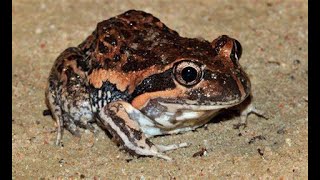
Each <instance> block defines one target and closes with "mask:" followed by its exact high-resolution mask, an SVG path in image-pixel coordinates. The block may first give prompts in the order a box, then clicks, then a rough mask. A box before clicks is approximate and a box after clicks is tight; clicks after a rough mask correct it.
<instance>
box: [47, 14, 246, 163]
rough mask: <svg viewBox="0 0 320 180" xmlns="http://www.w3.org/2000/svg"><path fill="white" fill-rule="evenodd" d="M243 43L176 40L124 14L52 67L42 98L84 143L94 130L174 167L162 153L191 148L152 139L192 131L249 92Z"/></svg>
mask: <svg viewBox="0 0 320 180" xmlns="http://www.w3.org/2000/svg"><path fill="white" fill-rule="evenodd" d="M241 55H242V46H241V44H240V42H239V41H238V40H236V39H234V38H231V37H229V36H228V35H221V36H219V37H217V38H216V39H214V40H213V41H211V42H209V41H207V40H204V39H199V38H187V37H182V36H180V35H179V34H178V33H177V32H176V31H175V30H172V29H170V28H168V27H167V26H166V25H165V24H164V23H163V22H161V21H160V20H159V19H158V18H157V17H155V16H153V15H152V14H150V13H147V12H144V11H140V10H128V11H126V12H124V13H122V14H120V15H117V16H115V17H112V18H109V19H107V20H103V21H101V22H99V23H98V24H97V26H96V28H95V29H94V31H93V32H92V33H91V34H90V35H89V36H88V37H87V38H86V39H85V40H84V41H83V42H82V43H80V44H79V45H78V46H76V47H69V48H67V49H65V50H64V51H63V52H62V53H61V54H60V55H59V56H58V57H57V59H56V60H55V62H54V65H53V66H52V69H51V71H50V75H49V78H48V83H47V88H46V91H45V97H46V104H47V107H48V109H49V111H50V112H51V115H52V117H53V119H54V120H55V121H56V125H57V136H56V142H55V143H56V144H57V145H61V144H62V136H63V132H64V129H66V130H68V131H69V132H70V133H71V134H73V135H75V136H78V137H81V130H82V129H89V130H91V131H93V132H95V131H98V130H99V129H100V130H102V131H105V132H107V133H108V134H110V135H111V137H112V140H113V141H114V142H116V144H117V145H118V146H119V147H120V148H121V149H124V150H126V151H127V152H129V153H130V154H132V155H135V156H138V157H158V158H161V159H165V160H172V158H171V157H169V156H168V155H166V151H169V150H174V149H179V148H183V147H187V146H189V145H190V143H187V142H184V143H177V144H171V145H161V144H154V143H153V142H152V141H151V140H150V139H151V138H153V137H156V136H161V135H174V134H179V133H184V132H188V131H192V130H195V129H197V128H199V127H202V126H203V125H205V124H207V123H208V122H209V121H210V120H211V119H212V118H213V117H215V116H216V115H217V114H219V113H220V112H221V110H223V109H228V108H230V107H234V106H236V105H238V104H240V103H242V102H243V101H244V100H245V99H247V97H248V96H249V95H250V93H251V83H250V79H249V77H248V75H247V73H246V72H245V71H244V70H243V68H242V67H241V65H240V64H239V59H240V57H241Z"/></svg>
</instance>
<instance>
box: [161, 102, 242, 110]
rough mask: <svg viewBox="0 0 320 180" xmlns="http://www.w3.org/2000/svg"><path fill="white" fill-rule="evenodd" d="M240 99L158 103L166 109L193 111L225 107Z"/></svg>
mask: <svg viewBox="0 0 320 180" xmlns="http://www.w3.org/2000/svg"><path fill="white" fill-rule="evenodd" d="M241 102H242V101H239V100H238V99H235V100H232V101H228V102H215V103H210V104H197V102H193V101H184V102H179V103H174V102H161V101H159V104H161V105H162V106H165V107H167V109H168V110H172V111H177V110H194V111H210V110H219V109H226V108H229V107H232V106H235V105H237V104H240V103H241Z"/></svg>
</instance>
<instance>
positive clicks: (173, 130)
mask: <svg viewBox="0 0 320 180" xmlns="http://www.w3.org/2000/svg"><path fill="white" fill-rule="evenodd" d="M218 113H219V109H217V110H210V111H190V110H184V111H180V112H175V113H171V112H163V113H160V114H158V117H153V118H152V120H153V121H154V126H152V127H151V126H145V127H142V131H143V132H144V133H145V134H146V135H147V136H149V137H150V136H155V135H162V134H177V133H181V132H185V131H190V130H194V129H196V128H197V127H199V126H201V125H203V124H205V123H207V122H208V121H210V120H211V119H212V118H213V117H214V116H215V115H217V114H218Z"/></svg>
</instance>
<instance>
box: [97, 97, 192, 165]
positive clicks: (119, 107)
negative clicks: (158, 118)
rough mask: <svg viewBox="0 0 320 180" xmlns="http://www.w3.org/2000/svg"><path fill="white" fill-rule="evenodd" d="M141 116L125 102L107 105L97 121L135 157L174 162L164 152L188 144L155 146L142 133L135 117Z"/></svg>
mask: <svg viewBox="0 0 320 180" xmlns="http://www.w3.org/2000/svg"><path fill="white" fill-rule="evenodd" d="M132 113H139V114H132ZM141 116H144V115H143V114H142V113H141V112H140V111H138V110H137V109H135V108H134V107H132V106H131V104H129V103H127V102H124V101H117V102H114V103H111V104H108V105H106V106H105V107H104V108H103V109H102V110H101V111H100V112H99V114H98V118H97V121H98V123H99V125H100V126H102V128H103V129H106V130H108V131H109V132H110V134H111V135H112V136H113V138H114V140H115V141H116V142H117V143H119V144H120V146H122V147H124V149H125V150H127V151H128V152H129V153H130V154H133V155H138V156H156V157H159V158H162V159H166V160H172V159H171V158H170V157H168V156H166V155H164V154H162V152H164V151H169V150H173V149H177V148H181V147H185V146H187V144H186V143H181V144H172V145H168V146H164V145H155V144H153V143H152V142H150V141H149V139H148V138H147V137H146V135H145V134H144V133H143V132H142V130H141V128H140V124H139V123H138V122H139V121H138V120H137V119H134V118H135V117H140V118H141ZM144 118H147V117H144ZM150 121H151V120H150Z"/></svg>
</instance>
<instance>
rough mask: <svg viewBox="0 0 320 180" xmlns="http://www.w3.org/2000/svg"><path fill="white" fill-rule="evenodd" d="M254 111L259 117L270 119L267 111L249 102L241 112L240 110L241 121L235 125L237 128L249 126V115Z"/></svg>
mask: <svg viewBox="0 0 320 180" xmlns="http://www.w3.org/2000/svg"><path fill="white" fill-rule="evenodd" d="M251 113H254V114H256V115H257V116H259V117H262V118H264V119H269V118H268V117H267V116H266V113H265V112H264V111H262V110H259V109H257V108H256V107H255V106H254V105H253V104H251V103H250V104H249V105H248V106H246V107H245V108H244V109H243V110H242V111H241V112H240V122H239V123H238V124H235V125H234V128H235V129H239V128H240V127H241V126H243V127H247V124H248V116H249V115H250V114H251Z"/></svg>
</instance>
